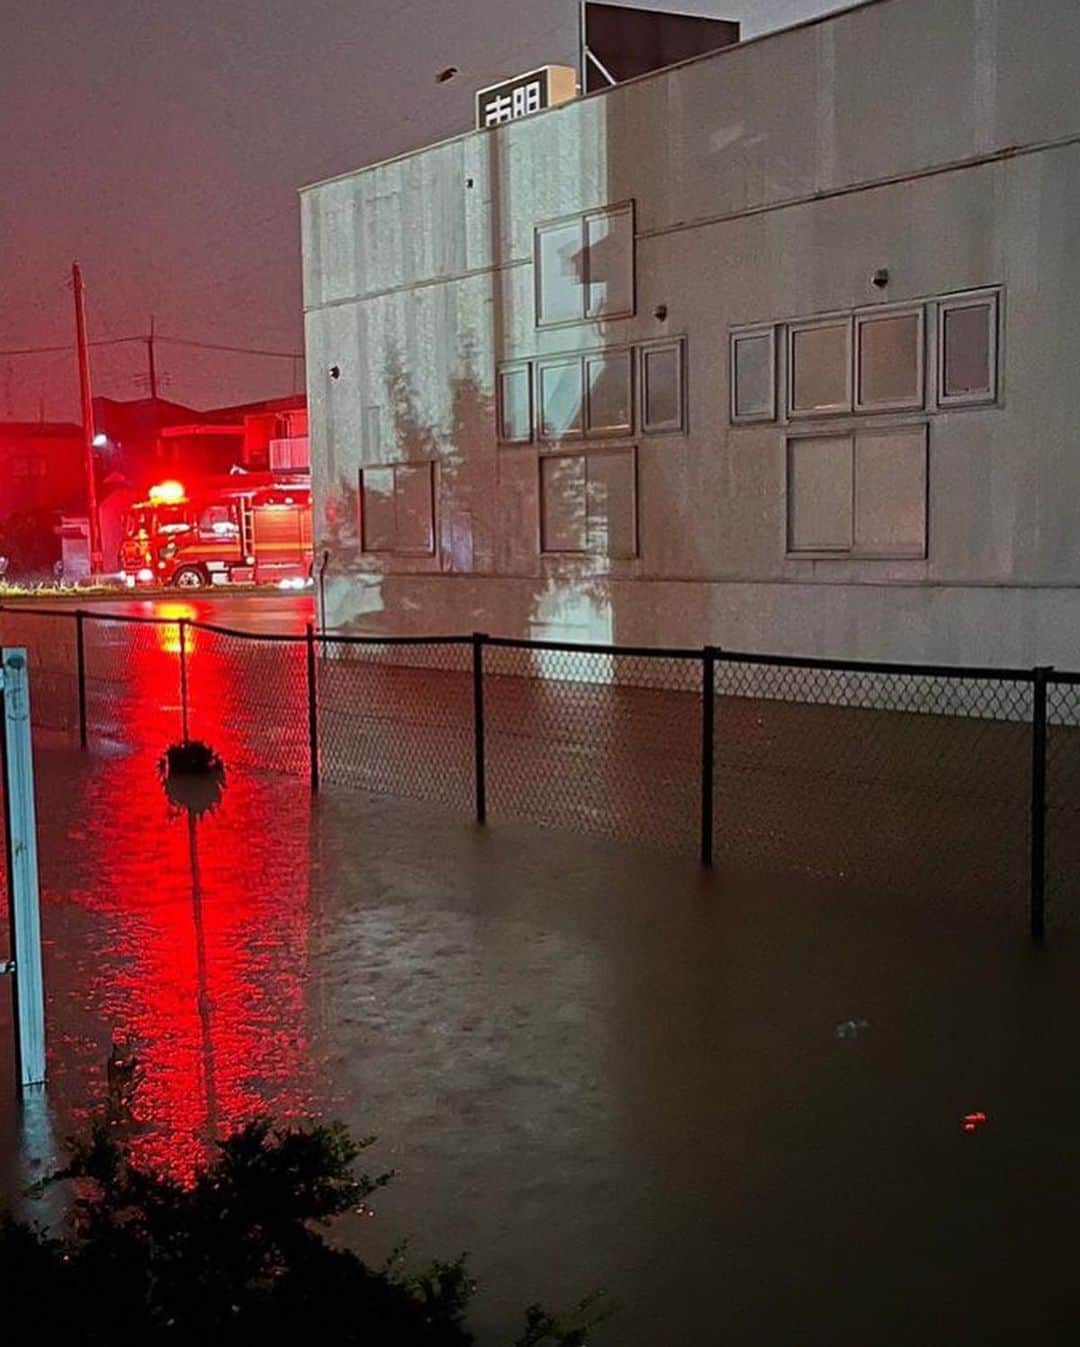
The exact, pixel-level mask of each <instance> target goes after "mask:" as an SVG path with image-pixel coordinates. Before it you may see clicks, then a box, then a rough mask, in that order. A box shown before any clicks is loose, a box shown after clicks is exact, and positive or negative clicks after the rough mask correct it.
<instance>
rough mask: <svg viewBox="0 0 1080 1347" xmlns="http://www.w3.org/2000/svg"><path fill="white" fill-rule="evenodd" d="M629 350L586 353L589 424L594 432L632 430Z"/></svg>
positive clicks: (589, 429)
mask: <svg viewBox="0 0 1080 1347" xmlns="http://www.w3.org/2000/svg"><path fill="white" fill-rule="evenodd" d="M630 370H631V360H630V352H629V351H613V352H608V351H600V352H597V353H596V354H594V355H587V356H586V357H585V394H586V410H585V426H586V429H587V430H588V432H589V434H590V435H617V434H619V433H620V432H622V433H624V434H629V433H630V430H631V428H632V425H633V410H632V409H633V400H632V397H631V391H630V387H631V374H630Z"/></svg>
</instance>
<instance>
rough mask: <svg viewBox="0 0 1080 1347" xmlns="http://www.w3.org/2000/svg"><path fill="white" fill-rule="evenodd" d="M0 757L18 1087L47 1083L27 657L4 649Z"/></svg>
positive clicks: (21, 650)
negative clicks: (0, 764) (12, 964)
mask: <svg viewBox="0 0 1080 1347" xmlns="http://www.w3.org/2000/svg"><path fill="white" fill-rule="evenodd" d="M0 689H2V691H0V756H2V758H3V797H4V798H3V820H4V844H5V850H6V856H7V890H8V920H9V931H10V939H11V953H12V960H13V963H14V967H12V968H8V969H5V971H8V972H11V973H13V974H14V977H15V999H14V1005H13V1010H14V1029H15V1062H16V1068H17V1070H18V1075H19V1084H20V1085H22V1086H27V1085H40V1084H41V1083H42V1081H44V1079H45V991H44V980H43V974H42V964H41V912H40V906H41V904H40V894H39V884H38V857H37V818H36V812H35V805H34V756H33V745H32V741H31V733H30V678H29V671H28V668H27V652H26V650H25V649H20V648H14V649H12V648H7V647H5V648H4V651H3V673H2V681H0Z"/></svg>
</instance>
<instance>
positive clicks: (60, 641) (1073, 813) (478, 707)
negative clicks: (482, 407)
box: [0, 608, 1080, 935]
mask: <svg viewBox="0 0 1080 1347" xmlns="http://www.w3.org/2000/svg"><path fill="white" fill-rule="evenodd" d="M0 637H2V639H3V642H4V643H5V644H9V645H15V644H18V645H25V646H26V647H27V648H28V650H29V653H30V661H31V671H32V676H33V697H32V704H33V709H34V720H35V725H36V726H38V727H40V728H45V729H49V730H61V731H66V732H68V733H69V734H72V735H75V736H78V737H79V738H80V739H81V742H82V743H83V745H84V746H85V745H87V744H90V743H93V742H96V741H103V740H105V741H110V742H113V743H118V744H124V745H131V746H136V747H150V748H152V749H153V750H154V751H155V753H159V752H161V750H162V749H163V748H164V746H165V745H166V744H168V743H169V742H171V741H173V740H176V739H179V738H181V737H184V736H186V735H191V736H193V737H198V738H201V739H204V740H206V741H208V742H210V743H211V744H212V745H213V746H214V747H215V748H216V749H217V750H218V752H219V753H220V754H221V755H222V757H223V759H224V760H225V762H226V763H227V764H229V765H234V766H243V767H247V768H253V769H257V770H262V771H281V772H287V773H291V774H293V775H297V776H302V775H310V779H311V783H312V786H313V787H317V786H318V784H319V782H320V780H321V781H324V782H327V783H332V784H334V785H336V786H343V787H353V788H359V789H362V790H366V791H371V792H377V793H380V794H392V795H401V796H407V797H411V798H414V799H418V800H425V801H429V802H432V803H435V804H439V805H444V806H447V807H450V808H453V809H457V810H460V811H462V812H472V813H473V814H474V815H475V817H476V818H478V819H479V820H481V821H484V820H486V819H487V818H489V817H490V818H491V819H493V820H504V819H515V818H518V819H528V820H531V821H534V822H538V823H541V824H544V825H548V826H552V827H556V828H569V829H576V830H580V831H585V832H588V833H592V834H596V835H600V836H605V837H610V838H615V839H625V840H629V841H633V842H643V843H647V844H651V845H655V846H659V847H662V848H665V849H668V850H671V851H674V852H679V853H682V854H687V855H689V854H693V852H694V851H695V850H699V851H700V854H701V857H702V859H703V860H704V861H705V862H706V863H707V864H712V863H714V862H715V863H717V864H718V865H720V866H721V867H723V868H724V870H725V871H756V872H778V871H785V872H793V871H794V872H797V873H799V874H802V875H804V876H812V877H814V878H815V879H816V880H819V881H822V882H825V883H827V884H834V885H841V884H842V885H845V886H853V887H855V888H857V889H858V890H860V891H863V892H870V891H873V892H875V893H881V894H886V895H889V896H894V895H903V894H918V895H921V896H931V897H933V898H935V899H939V898H940V899H948V900H955V901H956V902H957V903H963V902H967V901H970V902H974V903H977V904H978V905H979V906H980V907H981V908H984V909H986V908H989V909H991V910H992V909H994V908H998V909H1003V910H1007V911H1009V912H1010V913H1012V914H1014V915H1020V914H1022V913H1024V912H1025V911H1027V912H1028V913H1029V916H1030V921H1031V926H1032V930H1033V932H1034V933H1035V934H1037V935H1038V934H1041V931H1042V929H1043V923H1044V919H1046V920H1048V921H1049V922H1050V923H1051V924H1053V925H1058V926H1065V925H1074V926H1075V925H1080V674H1058V673H1055V672H1053V671H1049V670H1034V669H1033V670H1000V669H997V670H995V669H966V668H965V669H956V668H951V669H946V668H934V667H922V666H904V665H893V664H890V665H886V664H860V663H851V662H841V661H829V660H812V659H806V660H800V659H792V658H787V657H784V658H780V657H775V656H764V655H754V654H735V653H732V652H727V651H720V650H716V649H713V648H708V647H707V648H705V649H703V650H701V651H695V650H655V649H637V648H630V647H619V646H591V645H590V646H585V645H571V644H560V643H557V642H544V641H515V640H506V639H501V638H489V637H486V636H460V637H437V638H419V637H415V638H414V637H398V638H367V637H344V636H339V635H332V634H330V633H326V634H325V635H323V634H318V633H315V632H314V631H313V630H312V629H311V628H308V631H307V634H306V635H304V636H289V635H267V634H252V633H247V632H240V631H232V630H229V629H226V628H222V627H217V626H213V625H210V624H207V623H201V622H196V621H193V620H190V619H189V618H187V617H177V618H171V617H161V618H130V617H114V616H98V615H96V614H91V613H88V612H80V613H76V612H73V611H71V610H70V609H68V610H64V609H57V610H46V609H34V610H27V609H25V608H15V609H4V610H0Z"/></svg>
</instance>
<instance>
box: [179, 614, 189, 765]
mask: <svg viewBox="0 0 1080 1347" xmlns="http://www.w3.org/2000/svg"><path fill="white" fill-rule="evenodd" d="M177 626H178V627H179V630H180V727H181V730H182V732H183V738H184V743H185V744H186V743H187V742H188V673H187V631H188V624H187V618H186V617H182V618H181V619H180V621H179V622H178V623H177Z"/></svg>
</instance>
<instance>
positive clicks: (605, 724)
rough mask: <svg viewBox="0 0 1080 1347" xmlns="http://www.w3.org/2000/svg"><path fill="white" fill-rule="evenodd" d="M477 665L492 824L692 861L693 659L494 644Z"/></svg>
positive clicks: (696, 728) (697, 740)
mask: <svg viewBox="0 0 1080 1347" xmlns="http://www.w3.org/2000/svg"><path fill="white" fill-rule="evenodd" d="M483 661H484V662H483V675H484V677H483V690H484V708H485V748H486V759H487V805H488V811H489V813H490V814H491V816H492V817H503V818H515V817H516V818H528V819H533V820H535V821H536V822H539V823H544V824H548V825H551V826H554V827H563V828H585V829H586V830H588V831H589V832H595V833H598V834H601V835H604V836H608V837H616V838H638V839H640V840H642V841H645V842H650V843H653V844H656V845H659V846H661V847H664V848H667V849H672V850H676V851H684V852H689V853H691V854H692V853H693V851H694V849H695V846H696V844H697V830H698V790H699V782H700V779H701V661H700V659H694V658H690V659H686V658H680V657H679V655H678V653H677V652H675V653H672V654H666V653H661V652H655V651H638V652H632V651H617V650H606V649H603V648H601V647H580V646H579V647H574V646H559V645H554V644H547V643H543V642H534V643H531V644H530V643H519V642H513V641H496V640H492V641H489V642H485V643H484V646H483Z"/></svg>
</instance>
